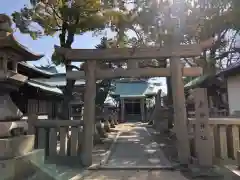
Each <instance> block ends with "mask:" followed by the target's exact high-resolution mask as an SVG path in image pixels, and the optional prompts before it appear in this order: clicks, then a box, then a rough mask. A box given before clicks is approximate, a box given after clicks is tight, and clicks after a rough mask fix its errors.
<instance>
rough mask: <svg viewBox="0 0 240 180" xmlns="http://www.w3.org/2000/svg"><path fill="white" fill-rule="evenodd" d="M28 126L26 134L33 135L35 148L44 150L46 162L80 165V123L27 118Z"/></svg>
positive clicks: (81, 124)
mask: <svg viewBox="0 0 240 180" xmlns="http://www.w3.org/2000/svg"><path fill="white" fill-rule="evenodd" d="M28 124H29V128H28V131H29V132H28V133H29V134H35V148H36V149H45V154H46V160H49V161H53V162H54V163H64V164H68V163H71V164H73V163H77V164H80V151H81V142H82V126H83V122H82V121H77V120H46V119H45V120H40V119H37V118H35V119H33V117H29V119H28Z"/></svg>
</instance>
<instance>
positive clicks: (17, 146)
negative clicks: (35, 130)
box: [0, 135, 35, 160]
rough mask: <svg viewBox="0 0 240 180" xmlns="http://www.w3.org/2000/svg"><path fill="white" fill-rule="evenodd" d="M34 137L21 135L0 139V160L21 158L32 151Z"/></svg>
mask: <svg viewBox="0 0 240 180" xmlns="http://www.w3.org/2000/svg"><path fill="white" fill-rule="evenodd" d="M34 140H35V136H34V135H22V136H18V137H9V138H5V139H0V160H7V159H11V158H14V157H17V156H22V155H24V154H27V153H28V152H31V151H32V150H33V149H34Z"/></svg>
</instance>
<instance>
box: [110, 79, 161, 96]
mask: <svg viewBox="0 0 240 180" xmlns="http://www.w3.org/2000/svg"><path fill="white" fill-rule="evenodd" d="M159 89H160V87H159V86H156V85H154V84H152V83H149V82H148V81H143V80H136V81H127V80H125V81H117V82H115V89H114V90H113V93H112V95H118V96H120V97H141V96H146V95H154V94H157V92H158V90H159Z"/></svg>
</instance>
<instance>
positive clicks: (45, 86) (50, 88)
mask: <svg viewBox="0 0 240 180" xmlns="http://www.w3.org/2000/svg"><path fill="white" fill-rule="evenodd" d="M27 84H28V85H30V86H32V87H35V88H39V89H41V90H43V91H47V92H51V93H54V94H58V95H63V92H62V90H61V89H59V88H57V87H56V86H49V85H48V84H45V83H40V82H37V81H35V80H33V79H29V80H28V81H27Z"/></svg>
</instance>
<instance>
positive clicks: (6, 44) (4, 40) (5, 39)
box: [0, 33, 43, 61]
mask: <svg viewBox="0 0 240 180" xmlns="http://www.w3.org/2000/svg"><path fill="white" fill-rule="evenodd" d="M0 48H12V49H13V50H15V51H16V52H17V53H19V54H20V55H22V56H24V57H25V59H26V61H35V60H39V59H40V58H42V57H43V55H39V54H35V53H33V52H31V51H30V50H29V49H28V48H27V47H25V46H23V45H22V44H20V43H19V42H18V41H17V40H16V39H15V37H14V35H13V34H12V33H7V35H6V36H1V37H0Z"/></svg>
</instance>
